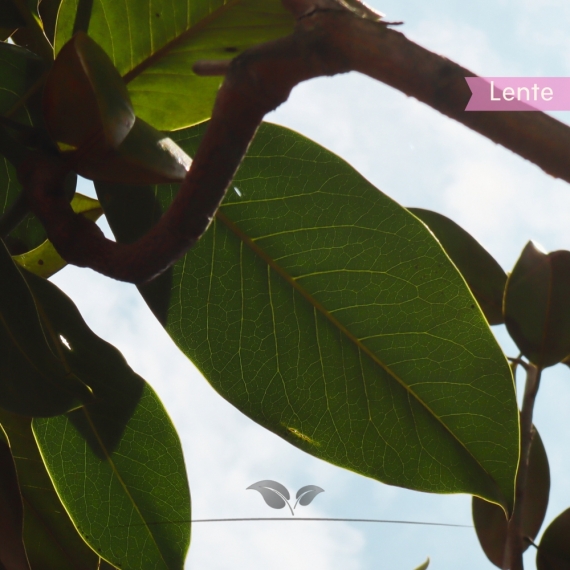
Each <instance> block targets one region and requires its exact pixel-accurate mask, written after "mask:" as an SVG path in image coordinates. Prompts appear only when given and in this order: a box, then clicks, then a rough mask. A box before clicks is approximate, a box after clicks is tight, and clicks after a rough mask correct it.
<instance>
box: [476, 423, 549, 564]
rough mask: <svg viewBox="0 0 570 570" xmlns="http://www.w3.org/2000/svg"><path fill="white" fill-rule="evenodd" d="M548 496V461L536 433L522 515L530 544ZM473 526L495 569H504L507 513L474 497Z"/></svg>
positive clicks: (524, 529)
mask: <svg viewBox="0 0 570 570" xmlns="http://www.w3.org/2000/svg"><path fill="white" fill-rule="evenodd" d="M549 493H550V468H549V466H548V457H547V455H546V450H545V449H544V445H543V443H542V439H541V438H540V435H539V434H538V432H537V431H536V430H534V436H533V439H532V445H531V448H530V456H529V466H528V474H527V483H526V492H525V497H524V503H523V512H522V531H523V534H524V536H528V537H529V538H530V539H531V540H534V539H535V538H536V535H537V534H538V531H539V530H540V527H541V526H542V521H543V520H544V515H545V514H546V508H547V507H548V495H549ZM473 523H474V525H475V531H476V532H477V537H478V538H479V543H480V544H481V548H482V549H483V552H485V554H486V555H487V558H488V559H489V560H490V561H491V562H492V563H493V564H494V565H495V566H497V567H499V568H502V567H503V556H504V551H505V545H506V543H507V527H508V523H507V518H506V517H505V513H504V512H503V510H502V509H501V508H499V507H498V506H497V505H493V504H491V503H488V502H487V501H483V500H482V499H479V498H478V497H473ZM529 546H530V543H528V542H525V543H524V549H525V550H526V549H527V548H528V547H529Z"/></svg>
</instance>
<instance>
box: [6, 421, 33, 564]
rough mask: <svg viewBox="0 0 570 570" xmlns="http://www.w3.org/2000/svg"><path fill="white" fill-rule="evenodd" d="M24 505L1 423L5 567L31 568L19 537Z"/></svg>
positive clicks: (20, 535)
mask: <svg viewBox="0 0 570 570" xmlns="http://www.w3.org/2000/svg"><path fill="white" fill-rule="evenodd" d="M22 528H23V507H22V498H21V496H20V487H19V485H18V476H17V474H16V466H15V465H14V459H13V458H12V451H11V449H10V444H9V442H8V437H7V436H6V433H5V432H4V431H3V429H2V426H1V425H0V561H1V562H2V564H4V566H5V568H6V570H30V565H29V564H28V558H27V556H26V550H25V548H24V542H23V540H22Z"/></svg>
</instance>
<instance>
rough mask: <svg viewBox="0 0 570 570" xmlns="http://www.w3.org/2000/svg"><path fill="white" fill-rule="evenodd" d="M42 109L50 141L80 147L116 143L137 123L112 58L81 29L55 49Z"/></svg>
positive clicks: (116, 144) (114, 144)
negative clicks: (60, 47)
mask: <svg viewBox="0 0 570 570" xmlns="http://www.w3.org/2000/svg"><path fill="white" fill-rule="evenodd" d="M43 111H44V118H45V121H46V125H47V128H48V130H49V133H50V135H51V137H52V138H53V140H54V141H56V142H57V143H58V144H60V146H61V145H64V147H65V148H70V147H71V148H73V149H76V148H79V149H81V150H82V151H83V152H85V151H89V152H91V151H92V149H93V148H94V147H95V148H96V147H97V146H98V145H102V146H104V147H105V148H113V149H114V148H117V147H118V146H119V145H120V144H121V143H122V142H123V141H124V140H125V138H126V136H127V135H128V134H129V131H130V130H131V128H132V126H133V124H134V122H135V114H134V111H133V108H132V106H131V101H130V98H129V94H128V92H127V88H126V85H125V83H124V81H123V80H122V78H121V76H120V75H119V73H118V72H117V70H116V69H115V66H114V65H113V62H112V61H111V60H110V59H109V57H108V55H107V54H106V53H105V51H104V50H103V49H101V47H99V46H98V45H97V43H96V42H94V41H93V40H92V39H91V38H90V37H89V36H87V35H86V34H84V33H82V32H79V33H77V34H75V36H73V38H72V39H70V40H69V41H68V42H67V43H66V44H65V46H63V48H62V49H61V51H60V52H59V53H58V54H57V58H56V60H55V62H54V65H53V67H52V68H51V71H50V73H49V76H48V78H47V81H46V85H45V88H44V95H43Z"/></svg>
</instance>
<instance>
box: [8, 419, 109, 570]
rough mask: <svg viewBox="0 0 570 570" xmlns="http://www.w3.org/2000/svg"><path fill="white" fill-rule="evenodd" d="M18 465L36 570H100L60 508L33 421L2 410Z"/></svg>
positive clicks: (26, 529)
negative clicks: (42, 456) (33, 427)
mask: <svg viewBox="0 0 570 570" xmlns="http://www.w3.org/2000/svg"><path fill="white" fill-rule="evenodd" d="M0 424H2V426H3V427H4V429H5V430H6V433H7V434H8V437H9V439H10V446H11V448H12V453H13V456H14V461H15V463H16V471H17V472H18V481H19V483H20V490H21V494H22V500H23V503H24V543H25V546H26V553H27V555H28V559H29V561H30V566H31V567H32V569H33V570H36V569H41V570H97V569H98V556H97V555H96V554H95V552H93V550H91V548H89V547H88V546H87V544H86V543H85V542H84V540H83V539H82V538H81V536H80V535H79V534H78V532H77V529H76V528H75V527H74V526H73V523H72V522H71V519H70V518H69V515H68V514H67V512H66V510H65V508H64V506H63V505H62V504H61V501H60V500H59V497H58V496H57V493H56V492H55V489H54V487H53V484H52V482H51V479H50V478H49V475H48V473H47V471H46V468H45V465H44V462H43V460H42V458H41V456H40V452H39V450H38V446H37V443H36V440H35V439H34V435H33V433H32V425H31V424H32V420H31V418H27V417H24V416H20V415H16V414H11V413H10V412H6V411H5V410H0Z"/></svg>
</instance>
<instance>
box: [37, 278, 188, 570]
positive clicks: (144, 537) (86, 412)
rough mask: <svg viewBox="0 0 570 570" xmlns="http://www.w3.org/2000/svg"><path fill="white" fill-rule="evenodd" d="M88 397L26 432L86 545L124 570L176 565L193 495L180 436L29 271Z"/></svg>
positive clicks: (151, 396) (149, 394)
mask: <svg viewBox="0 0 570 570" xmlns="http://www.w3.org/2000/svg"><path fill="white" fill-rule="evenodd" d="M27 279H28V282H29V284H30V287H31V290H32V291H33V294H34V297H35V300H36V303H37V304H38V305H39V306H40V307H41V310H43V311H44V312H45V313H46V315H47V318H48V319H49V320H50V323H51V324H52V327H53V329H54V331H55V333H56V334H57V335H58V336H61V337H63V338H64V339H65V341H66V343H67V345H69V349H68V352H67V354H66V359H67V361H68V363H69V365H70V367H71V369H72V370H73V371H74V372H75V373H76V374H77V375H79V376H80V377H82V378H83V379H85V381H86V382H88V383H89V385H90V386H91V387H92V389H93V393H94V396H95V402H94V403H92V404H88V405H85V406H84V407H83V408H81V409H79V410H77V411H73V412H70V413H68V414H67V415H65V416H58V417H55V418H49V419H47V420H44V419H36V420H34V422H33V430H34V434H35V437H36V439H37V441H38V445H39V447H40V451H41V454H42V457H43V459H44V462H45V464H46V467H47V469H48V471H49V474H50V476H51V478H52V480H53V482H54V486H55V488H56V490H57V492H58V494H59V496H60V498H61V500H62V502H63V503H64V505H65V507H66V509H67V511H68V512H69V514H70V516H71V518H72V520H73V522H74V524H75V526H76V527H77V528H78V530H79V532H80V533H81V535H82V536H83V538H84V539H85V540H86V541H87V542H88V543H89V544H90V545H91V547H92V548H93V549H94V550H95V551H96V552H97V553H99V554H100V555H101V557H102V558H104V559H106V560H108V561H109V562H111V563H112V564H114V565H115V566H117V567H120V568H122V569H123V570H128V569H130V570H147V569H153V570H158V569H164V570H171V569H181V568H182V567H183V563H184V558H185V555H186V551H187V549H188V545H189V539H190V494H189V490H188V482H187V479H186V470H185V466H184V459H183V456H182V448H181V445H180V441H179V439H178V436H177V434H176V431H175V429H174V426H173V425H172V423H171V421H170V418H169V417H168V415H167V413H166V411H165V410H164V407H163V406H162V404H161V402H160V400H159V399H158V396H157V395H156V394H155V392H154V391H153V390H152V388H151V387H150V386H149V385H148V384H146V382H144V380H142V378H140V377H139V376H138V375H137V374H135V373H134V372H133V371H132V370H131V368H129V366H128V365H127V363H126V362H125V360H124V358H123V357H122V355H121V354H120V353H119V351H118V350H117V349H115V348H114V347H112V346H111V345H109V344H107V343H106V342H105V341H103V340H102V339H100V338H99V337H97V336H96V335H95V334H94V333H93V332H92V331H91V330H90V329H89V328H88V327H87V325H86V324H85V322H84V321H83V319H82V318H81V315H80V314H79V312H78V311H77V308H76V307H75V305H74V304H73V303H72V302H71V300H70V299H69V298H68V297H66V295H65V294H64V293H62V292H61V291H60V290H59V289H57V287H55V286H54V285H53V284H51V283H50V282H49V281H45V280H43V279H41V278H39V277H36V276H34V275H32V274H28V275H27Z"/></svg>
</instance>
